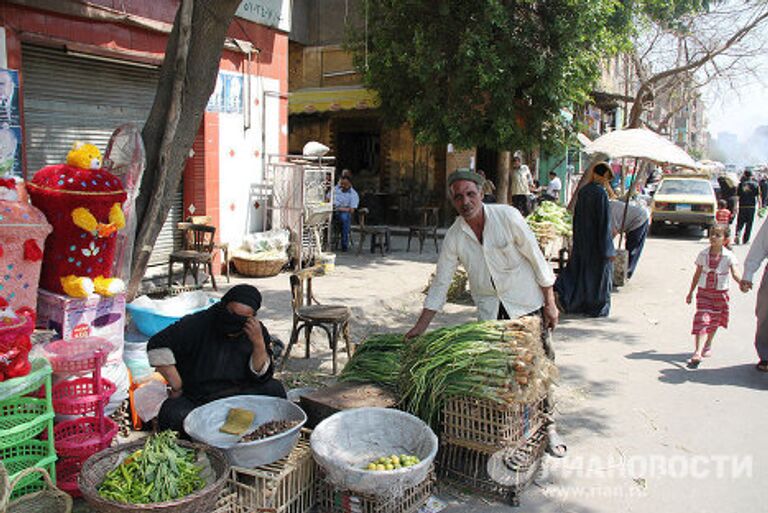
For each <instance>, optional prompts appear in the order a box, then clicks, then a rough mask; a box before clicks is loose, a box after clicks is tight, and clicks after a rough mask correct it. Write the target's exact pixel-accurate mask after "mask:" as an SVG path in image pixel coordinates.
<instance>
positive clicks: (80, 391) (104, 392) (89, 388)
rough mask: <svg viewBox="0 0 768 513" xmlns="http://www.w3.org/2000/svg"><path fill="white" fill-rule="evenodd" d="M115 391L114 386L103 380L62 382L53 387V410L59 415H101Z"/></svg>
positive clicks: (91, 379) (80, 379) (89, 379)
mask: <svg viewBox="0 0 768 513" xmlns="http://www.w3.org/2000/svg"><path fill="white" fill-rule="evenodd" d="M99 384H100V388H99ZM115 390H117V387H116V386H115V384H114V383H112V382H111V381H109V380H108V379H104V378H101V379H99V380H96V379H94V378H78V379H73V380H72V381H62V382H60V383H57V384H55V385H54V386H53V394H52V395H53V409H54V410H55V411H56V413H58V414H61V415H87V414H89V413H94V412H99V413H101V412H103V411H104V406H106V404H107V403H108V402H109V398H110V396H111V395H112V394H114V393H115Z"/></svg>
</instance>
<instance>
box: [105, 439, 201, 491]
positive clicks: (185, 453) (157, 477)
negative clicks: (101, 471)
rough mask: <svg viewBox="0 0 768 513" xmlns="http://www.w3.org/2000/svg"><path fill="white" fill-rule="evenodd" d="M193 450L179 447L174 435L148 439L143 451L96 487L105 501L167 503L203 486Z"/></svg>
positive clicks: (127, 459) (116, 469) (137, 452)
mask: <svg viewBox="0 0 768 513" xmlns="http://www.w3.org/2000/svg"><path fill="white" fill-rule="evenodd" d="M201 471H202V469H201V468H200V467H199V466H198V465H197V464H196V463H195V451H194V450H192V449H187V448H184V447H181V446H179V445H178V444H177V443H176V433H175V432H173V431H163V432H162V433H159V434H157V435H153V436H150V437H149V438H148V439H147V441H146V443H145V444H144V448H143V449H139V450H138V451H136V452H134V453H133V454H131V455H130V456H129V457H127V458H126V459H125V461H123V462H122V463H121V464H120V465H119V466H118V467H117V468H115V469H113V470H111V471H110V472H108V473H107V475H106V477H105V478H104V482H102V483H101V485H100V486H99V488H98V492H99V495H101V496H102V497H104V498H105V499H109V500H113V501H116V502H123V503H127V504H149V503H156V502H167V501H172V500H176V499H179V498H181V497H186V496H187V495H189V494H191V493H193V492H196V491H197V490H200V489H201V488H203V487H204V486H205V481H204V480H203V478H202V477H200V472H201Z"/></svg>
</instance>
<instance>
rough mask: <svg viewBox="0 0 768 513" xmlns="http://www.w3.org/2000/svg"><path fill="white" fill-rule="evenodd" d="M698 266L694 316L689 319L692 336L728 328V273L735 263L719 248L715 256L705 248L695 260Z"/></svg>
mask: <svg viewBox="0 0 768 513" xmlns="http://www.w3.org/2000/svg"><path fill="white" fill-rule="evenodd" d="M696 263H697V264H698V265H701V266H702V276H701V278H700V279H699V286H698V291H697V292H696V314H695V315H694V316H693V329H692V330H691V333H692V334H693V335H699V334H704V335H706V334H709V333H713V332H715V331H716V330H717V328H727V327H728V316H729V311H728V301H729V299H730V297H729V296H728V273H729V272H730V268H731V265H734V264H735V263H736V261H735V256H734V255H733V253H731V252H730V251H728V250H727V249H726V248H723V251H722V253H720V254H719V255H712V254H710V252H709V248H707V249H706V250H704V251H702V252H701V253H700V254H699V257H698V258H697V259H696Z"/></svg>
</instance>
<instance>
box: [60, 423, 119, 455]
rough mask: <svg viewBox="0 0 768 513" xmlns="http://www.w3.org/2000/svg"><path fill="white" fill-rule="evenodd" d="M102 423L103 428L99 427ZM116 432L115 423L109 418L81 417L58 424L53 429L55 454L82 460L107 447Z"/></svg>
mask: <svg viewBox="0 0 768 513" xmlns="http://www.w3.org/2000/svg"><path fill="white" fill-rule="evenodd" d="M102 422H103V428H102V427H101V426H100V423H102ZM117 431H118V426H117V423H116V422H115V421H114V420H112V419H110V418H109V417H104V418H102V419H99V418H98V417H81V418H79V419H75V420H68V421H65V422H60V423H59V424H56V426H55V427H54V428H53V440H54V445H55V446H56V453H57V454H58V455H59V456H64V457H68V458H71V457H76V458H80V459H83V460H84V459H86V458H87V457H89V456H91V455H92V454H96V453H97V452H99V451H103V450H104V449H106V448H107V447H109V446H110V444H111V443H112V440H113V439H114V438H115V436H116V435H117Z"/></svg>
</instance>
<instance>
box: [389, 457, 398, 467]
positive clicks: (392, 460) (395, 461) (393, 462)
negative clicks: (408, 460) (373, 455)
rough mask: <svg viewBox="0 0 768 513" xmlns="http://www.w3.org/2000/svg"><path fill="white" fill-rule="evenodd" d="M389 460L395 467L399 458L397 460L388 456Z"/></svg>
mask: <svg viewBox="0 0 768 513" xmlns="http://www.w3.org/2000/svg"><path fill="white" fill-rule="evenodd" d="M389 459H390V461H391V462H392V464H393V465H397V464H399V463H400V458H398V457H397V456H390V457H389Z"/></svg>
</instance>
